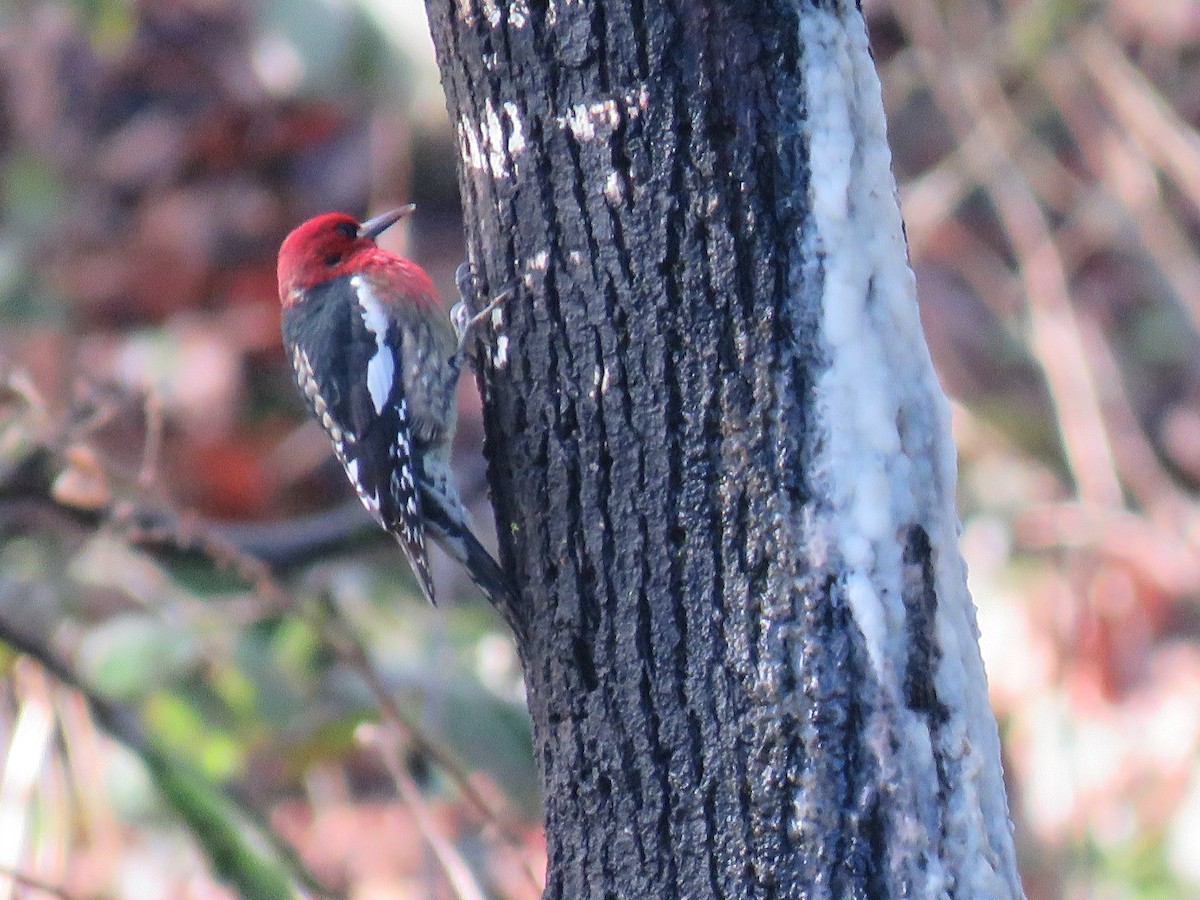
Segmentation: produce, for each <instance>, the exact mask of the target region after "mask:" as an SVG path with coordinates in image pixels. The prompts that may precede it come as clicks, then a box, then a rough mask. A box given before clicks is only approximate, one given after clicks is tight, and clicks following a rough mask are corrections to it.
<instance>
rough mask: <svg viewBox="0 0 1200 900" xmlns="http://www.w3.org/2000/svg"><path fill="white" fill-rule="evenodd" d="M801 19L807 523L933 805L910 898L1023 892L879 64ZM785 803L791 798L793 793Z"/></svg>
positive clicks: (913, 781)
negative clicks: (808, 205)
mask: <svg viewBox="0 0 1200 900" xmlns="http://www.w3.org/2000/svg"><path fill="white" fill-rule="evenodd" d="M799 27H800V32H801V40H802V45H803V47H804V53H803V56H802V59H803V65H804V80H805V85H806V91H807V95H806V97H805V108H806V110H807V120H806V122H805V127H806V129H807V130H808V137H809V142H810V143H809V146H810V152H811V159H810V167H809V168H810V171H811V172H812V180H811V186H810V190H811V200H812V220H811V222H810V223H809V231H808V232H807V233H806V234H804V235H802V239H804V240H806V246H805V247H804V252H803V256H804V257H805V258H807V259H820V261H821V269H822V276H823V284H822V293H823V297H822V311H821V315H820V329H821V340H822V342H823V344H824V346H825V351H826V353H825V357H826V358H827V359H828V360H829V365H828V369H827V370H826V371H825V372H824V373H823V374H822V375H821V377H820V379H819V381H818V384H817V390H816V395H817V396H816V407H817V419H818V422H817V424H818V427H819V428H821V429H822V430H823V432H824V434H823V437H824V441H823V455H822V457H821V458H820V460H819V466H818V470H817V478H818V484H819V490H820V491H821V492H823V493H824V494H825V495H826V498H827V506H824V507H823V508H821V509H819V510H818V511H817V512H816V513H815V516H816V522H815V523H814V526H815V530H816V532H817V534H819V535H821V536H823V537H824V539H825V540H826V541H827V542H828V544H829V547H830V550H831V551H832V552H833V556H834V558H835V559H837V558H839V557H840V562H841V565H842V567H844V570H845V572H846V577H845V579H844V581H843V582H842V585H843V589H844V596H845V598H846V601H847V603H848V606H849V609H850V611H851V614H852V615H853V617H854V619H855V622H856V623H857V625H858V627H859V630H860V632H861V633H862V636H863V640H864V642H865V644H866V649H867V652H868V655H869V658H870V662H871V665H872V667H873V669H874V671H875V675H876V677H877V680H878V684H879V686H880V688H881V690H882V691H883V694H884V696H885V697H886V698H887V700H888V704H889V705H890V706H891V707H892V708H891V709H890V710H887V711H886V713H881V715H884V714H886V715H887V716H888V717H889V720H888V721H889V723H890V730H891V735H892V737H893V738H894V739H895V740H898V741H899V742H900V745H901V746H900V748H899V749H898V750H896V751H894V752H893V751H892V750H891V749H890V748H889V745H888V742H887V741H882V740H881V741H879V742H878V745H877V746H878V751H877V752H878V753H879V754H880V762H881V768H882V770H883V771H889V772H895V773H896V779H895V781H896V783H897V784H898V785H900V786H902V787H903V789H904V790H905V791H909V790H911V791H913V792H915V796H914V797H912V798H911V801H912V807H913V808H915V809H919V810H926V811H928V816H929V818H928V819H926V818H925V817H924V816H922V818H921V820H920V821H915V822H911V823H910V825H911V832H910V833H907V834H906V838H905V839H906V841H911V842H912V846H913V847H914V849H917V850H918V851H920V850H921V845H922V844H926V846H925V847H924V850H923V852H925V853H927V854H928V857H927V858H928V866H927V867H926V868H925V870H924V877H925V881H924V883H922V884H921V885H919V886H917V887H916V893H915V894H914V896H928V897H939V896H944V895H945V892H947V891H949V890H950V888H951V886H953V889H954V891H955V894H956V895H961V896H964V897H989V898H1004V897H1014V896H1021V888H1020V881H1019V877H1018V875H1017V872H1016V863H1015V856H1014V853H1013V848H1012V839H1011V833H1010V827H1011V826H1010V824H1009V819H1008V810H1007V805H1006V803H1005V801H1004V788H1003V783H1002V780H1001V771H1000V753H999V742H998V739H997V734H996V724H995V721H994V719H993V718H992V716H991V713H990V710H989V707H988V704H987V696H986V679H985V676H984V673H983V666H982V661H981V658H980V655H979V649H978V644H977V642H976V629H975V613H974V606H973V605H972V603H971V598H970V596H969V594H968V593H967V588H966V572H965V567H964V565H963V562H962V557H961V555H960V553H959V550H958V533H957V526H958V518H957V512H956V510H955V505H954V498H955V481H956V477H957V475H956V454H955V449H954V446H953V443H952V441H951V439H950V424H949V404H948V403H947V402H946V399H945V397H944V396H943V394H942V392H941V388H940V386H939V385H938V382H937V378H936V376H935V374H934V371H933V366H932V363H931V361H930V358H929V352H928V349H927V348H926V345H925V341H924V335H923V332H922V330H921V323H920V318H919V314H918V309H917V303H916V290H915V284H914V280H913V275H912V271H911V269H910V268H909V265H908V255H907V250H906V247H905V243H904V236H903V231H902V226H901V219H900V211H899V205H898V201H897V198H896V185H895V179H894V178H893V176H892V172H891V153H890V151H889V149H888V145H887V134H886V123H885V120H884V114H883V103H882V97H881V92H880V85H879V80H878V76H877V75H876V73H875V68H874V65H873V63H872V60H871V58H870V54H869V52H868V47H867V36H866V30H865V27H864V23H863V19H862V16H861V14H860V13H859V12H858V11H857V10H856V9H855V7H854V4H853V3H850V2H849V0H844V2H842V3H839V4H837V7H836V8H835V9H834V10H826V9H823V8H819V7H813V6H808V5H806V6H805V7H804V9H803V12H801V13H800V14H799ZM914 525H920V526H923V527H924V528H925V529H926V531H927V532H928V535H929V539H930V543H931V546H932V555H933V565H934V588H935V591H936V595H937V603H936V612H935V620H934V632H935V640H936V642H937V644H938V649H939V651H940V658H939V660H938V665H937V671H936V672H935V673H934V684H935V687H936V691H937V699H938V700H939V701H940V702H941V703H942V704H943V705H944V706H945V707H946V708H947V710H948V719H947V721H946V722H944V723H942V724H941V725H940V726H939V728H938V730H937V731H936V740H935V732H933V731H932V730H931V729H930V723H929V721H928V720H927V718H926V716H924V715H922V714H919V713H918V712H915V711H913V710H910V709H908V708H907V706H906V702H905V695H904V685H905V673H906V666H907V664H908V653H909V651H910V650H912V649H913V648H911V647H910V646H909V641H908V632H907V625H908V622H907V612H906V609H905V605H904V587H905V577H904V576H905V573H904V561H903V557H902V546H901V544H902V542H903V541H904V540H905V536H906V535H907V533H908V530H909V528H910V527H911V526H914ZM818 540H819V539H818ZM868 729H870V726H868ZM935 756H936V758H938V759H939V760H941V761H942V764H943V765H945V766H946V767H947V768H948V770H949V775H950V777H949V778H948V782H949V788H950V790H951V791H952V792H953V794H954V795H953V796H952V797H950V798H940V799H939V797H938V791H939V784H938V774H937V771H936V767H935V764H934V759H935ZM796 803H797V804H800V805H801V806H802V805H803V789H802V788H801V791H800V793H799V794H798V796H797V799H796ZM939 807H940V808H941V809H942V815H941V819H942V821H940V822H939V821H937V816H936V813H935V811H936V810H938V808H939ZM939 834H940V835H942V837H941V838H939V837H938V835H939ZM939 840H940V846H938V842H939Z"/></svg>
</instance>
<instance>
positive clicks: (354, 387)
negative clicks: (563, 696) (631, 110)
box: [279, 204, 511, 603]
mask: <svg viewBox="0 0 1200 900" xmlns="http://www.w3.org/2000/svg"><path fill="white" fill-rule="evenodd" d="M412 210H413V206H412V205H411V204H410V205H409V206H405V207H402V208H401V209H397V210H393V211H392V212H388V213H384V214H383V215H381V216H377V217H375V218H373V219H369V220H368V221H366V222H362V223H359V222H357V221H355V220H354V219H353V218H351V217H350V216H347V215H343V214H341V213H328V214H326V215H322V216H317V217H316V218H315V219H310V220H308V221H307V222H305V223H304V224H303V225H301V226H300V227H299V228H297V229H296V230H295V231H293V232H292V233H291V234H289V235H288V236H287V238H286V239H285V240H284V242H283V245H282V246H281V247H280V248H279V299H280V302H281V303H282V304H283V343H284V347H285V349H286V351H287V356H288V361H289V362H290V363H291V364H292V368H293V369H294V371H295V374H296V383H297V384H298V385H299V387H300V391H301V393H302V394H303V395H304V399H305V402H306V403H307V404H308V409H309V411H310V412H311V413H312V414H313V416H315V417H316V419H317V421H319V422H320V423H321V425H322V426H324V428H325V432H326V433H327V434H328V435H329V439H330V440H331V441H332V442H333V450H334V453H336V454H337V458H338V460H339V461H340V462H341V464H342V467H343V468H344V469H345V470H346V475H347V476H349V478H350V483H351V484H353V485H354V489H355V490H356V491H357V492H358V497H359V499H360V500H362V502H363V505H364V506H366V508H367V510H368V511H369V512H370V513H371V515H372V516H374V517H375V519H376V521H378V522H379V524H380V525H382V526H383V527H384V528H385V529H386V530H387V531H388V532H390V533H391V534H392V535H394V536H395V538H396V540H397V541H399V543H400V546H401V548H402V549H403V550H404V554H405V556H407V557H408V561H409V563H410V564H411V565H412V569H413V572H414V573H415V574H416V576H417V582H418V583H419V584H420V585H421V590H422V591H423V592H424V593H425V596H426V597H428V598H429V600H430V602H433V599H434V594H433V582H432V579H431V577H430V572H429V558H428V556H427V555H426V546H425V540H426V537H432V538H433V539H434V540H435V541H437V542H438V543H439V544H440V545H441V546H442V547H443V548H444V549H445V550H446V551H447V552H448V553H449V554H450V555H451V556H453V557H454V558H455V559H457V560H458V561H459V562H461V563H462V564H463V565H465V566H466V568H467V571H468V572H469V574H470V575H471V578H472V579H473V580H474V581H475V583H476V584H478V585H479V586H480V587H481V588H482V589H483V590H484V592H485V593H486V594H487V595H488V596H489V598H490V599H491V600H492V602H494V603H506V602H508V601H509V599H510V597H511V595H510V593H509V584H508V580H507V578H506V577H505V575H504V573H503V571H502V570H501V569H500V567H499V566H498V565H497V564H496V562H495V560H493V559H492V557H491V556H490V555H489V554H488V552H487V550H485V549H484V548H483V546H482V545H481V544H480V543H479V541H478V540H477V539H476V538H475V535H474V534H472V533H471V528H470V524H469V521H468V518H467V512H466V509H465V508H464V507H463V504H462V501H461V500H460V499H459V495H458V489H457V487H456V486H455V483H454V476H453V473H452V472H451V470H450V462H449V458H450V443H451V440H452V439H453V437H454V427H455V424H456V419H457V407H456V403H455V389H456V387H457V385H458V376H459V373H460V372H461V370H462V365H463V361H464V360H465V357H466V354H465V347H466V342H467V337H468V335H469V333H470V331H471V329H472V327H473V326H475V325H476V324H478V323H479V322H480V321H482V319H483V318H484V316H485V314H486V313H487V312H490V310H491V308H492V307H494V305H495V303H496V302H499V298H498V299H497V301H494V302H493V303H492V304H491V305H489V307H488V309H486V310H485V311H484V312H483V313H480V314H478V315H476V316H475V317H473V318H468V319H467V320H466V321H463V320H461V319H460V320H456V321H460V322H461V324H460V326H459V327H458V331H459V333H458V335H456V334H455V330H456V329H455V327H453V326H452V325H451V322H450V319H449V317H448V316H447V315H446V313H445V311H444V310H443V309H442V306H441V302H440V301H439V299H438V295H437V291H436V290H435V289H434V287H433V283H432V282H431V281H430V280H429V276H428V275H426V274H425V272H424V270H423V269H422V268H421V267H420V266H418V265H417V264H416V263H414V262H412V261H410V260H407V259H404V258H403V257H401V256H397V255H396V254H394V253H390V252H388V251H387V250H384V249H382V248H381V247H379V246H378V245H377V244H376V243H375V238H376V237H378V236H379V234H380V233H382V232H383V231H384V230H385V229H387V228H388V227H390V226H391V225H393V224H395V223H396V222H397V221H399V220H400V219H401V218H403V217H404V216H406V215H408V214H409V213H411V212H412ZM466 280H467V281H469V278H468V279H466Z"/></svg>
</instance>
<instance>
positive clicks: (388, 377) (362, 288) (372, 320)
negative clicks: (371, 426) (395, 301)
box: [350, 275, 396, 415]
mask: <svg viewBox="0 0 1200 900" xmlns="http://www.w3.org/2000/svg"><path fill="white" fill-rule="evenodd" d="M350 286H351V287H353V288H354V294H355V296H356V297H357V298H358V305H359V308H360V309H361V311H362V320H363V325H365V326H366V329H367V331H369V332H371V334H372V335H373V336H374V338H375V353H374V355H373V356H372V357H371V359H370V360H369V361H368V362H367V393H368V394H370V395H371V405H372V406H374V407H375V414H376V415H382V414H383V408H384V406H386V405H387V402H388V398H389V397H391V395H392V384H393V382H394V381H395V378H396V360H395V359H394V358H393V356H392V350H391V348H390V347H389V346H388V345H387V330H388V318H387V314H386V313H385V312H384V311H383V305H382V304H381V303H380V302H379V299H378V298H377V297H376V296H375V295H374V294H373V293H371V287H370V285H368V284H367V282H366V279H364V278H363V277H362V276H361V275H355V276H354V277H353V278H351V279H350Z"/></svg>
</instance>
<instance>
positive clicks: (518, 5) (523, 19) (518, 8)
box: [508, 0, 529, 28]
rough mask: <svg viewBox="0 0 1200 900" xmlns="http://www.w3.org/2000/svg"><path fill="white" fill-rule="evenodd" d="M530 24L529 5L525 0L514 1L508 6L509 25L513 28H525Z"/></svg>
mask: <svg viewBox="0 0 1200 900" xmlns="http://www.w3.org/2000/svg"><path fill="white" fill-rule="evenodd" d="M528 23H529V5H528V4H527V3H526V2H525V0H512V2H511V3H510V4H509V6H508V24H509V25H510V26H511V27H513V28H524V27H525V26H526V25H527V24H528Z"/></svg>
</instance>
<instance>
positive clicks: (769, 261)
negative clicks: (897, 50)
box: [427, 0, 1021, 898]
mask: <svg viewBox="0 0 1200 900" xmlns="http://www.w3.org/2000/svg"><path fill="white" fill-rule="evenodd" d="M427 8H428V11H429V14H430V21H431V25H432V28H433V33H434V39H435V44H436V46H437V50H438V55H439V63H440V65H441V68H442V73H443V81H444V85H445V88H446V93H447V103H448V106H449V109H450V113H451V119H452V122H453V123H454V124H455V127H456V129H457V132H458V136H459V141H460V150H461V155H462V166H461V183H462V187H463V193H464V203H465V208H466V210H467V217H468V224H469V229H468V230H469V239H470V243H471V252H472V259H473V260H474V261H475V263H476V268H477V271H478V272H479V274H480V275H481V276H483V278H484V281H485V282H486V283H487V284H488V285H489V286H490V287H491V288H499V287H501V286H503V284H504V283H505V282H506V281H508V280H510V279H512V278H514V277H515V278H518V279H520V283H521V289H520V290H519V292H518V296H517V298H516V299H515V301H513V302H511V303H510V304H508V305H507V306H506V307H505V309H504V313H503V318H504V321H503V323H502V324H501V325H500V328H499V329H498V335H497V336H494V337H493V341H492V344H491V345H490V350H489V354H488V358H487V359H486V360H485V364H484V366H483V381H484V387H485V394H486V401H487V425H488V458H489V462H490V480H491V484H492V489H493V498H494V501H495V505H496V514H497V521H498V523H499V532H500V543H501V553H502V556H503V558H504V561H505V563H506V566H507V567H508V568H509V570H510V571H512V572H513V573H514V574H515V576H516V578H517V580H518V582H519V586H520V594H521V601H522V605H521V606H520V607H519V608H518V609H517V610H516V611H515V615H514V618H516V619H517V620H518V621H515V622H514V623H513V624H514V626H515V628H516V631H517V633H518V634H519V635H520V636H521V638H520V641H519V643H520V651H521V654H522V659H523V662H524V664H525V672H526V681H527V685H528V694H529V706H530V713H531V715H532V717H533V723H534V735H535V747H536V750H537V755H538V763H539V766H540V768H541V774H542V781H543V786H544V790H545V807H546V829H547V846H548V853H549V872H548V877H547V889H546V896H547V897H566V898H577V897H603V896H613V897H689V898H700V897H719V896H726V897H760V896H762V897H767V896H806V897H824V896H833V897H842V896H863V897H886V896H900V895H904V896H961V897H985V896H986V897H1011V896H1020V894H1021V888H1020V883H1019V880H1018V876H1017V873H1016V865H1015V859H1014V853H1013V847H1012V840H1011V834H1010V825H1009V820H1008V815H1007V809H1006V804H1005V798H1004V789H1003V783H1002V778H1001V772H1000V761H999V745H998V741H997V736H996V728H995V723H994V721H993V719H992V717H991V713H990V711H989V710H988V706H987V697H986V685H985V681H984V675H983V668H982V664H981V662H980V657H979V652H978V647H977V644H976V633H975V620H974V610H973V607H972V606H971V602H970V598H969V596H968V594H967V591H966V584H965V573H964V568H963V565H962V560H961V557H960V555H959V552H958V549H957V519H956V516H955V512H954V505H953V504H954V481H955V457H954V448H953V446H952V444H951V442H950V438H949V426H948V408H947V404H946V402H945V400H944V398H943V397H942V394H941V391H940V389H939V388H938V385H937V382H936V379H935V377H934V374H933V370H932V367H931V365H930V361H929V356H928V352H927V350H926V348H925V344H924V340H923V337H922V333H921V329H920V322H919V319H918V316H917V307H916V303H915V295H914V288H913V280H912V276H911V272H910V271H909V269H908V265H907V260H906V254H905V246H904V239H903V232H902V228H901V223H900V218H899V212H898V209H897V205H896V197H895V184H894V181H893V179H892V175H891V172H890V154H889V152H888V149H887V144H886V137H885V130H884V120H883V112H882V104H881V100H880V94H879V84H878V80H877V77H876V75H875V72H874V68H873V66H872V63H871V60H870V56H869V53H868V49H867V43H866V35H865V31H864V26H863V21H862V17H861V14H860V13H859V12H858V11H857V9H856V8H855V7H854V5H853V4H850V3H847V2H819V3H810V2H799V0H764V2H760V0H724V2H714V0H674V2H666V0H662V2H658V0H593V2H567V0H553V2H536V0H529V2H524V0H510V2H499V0H427Z"/></svg>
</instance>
